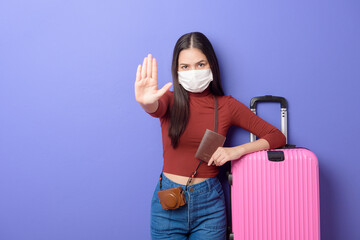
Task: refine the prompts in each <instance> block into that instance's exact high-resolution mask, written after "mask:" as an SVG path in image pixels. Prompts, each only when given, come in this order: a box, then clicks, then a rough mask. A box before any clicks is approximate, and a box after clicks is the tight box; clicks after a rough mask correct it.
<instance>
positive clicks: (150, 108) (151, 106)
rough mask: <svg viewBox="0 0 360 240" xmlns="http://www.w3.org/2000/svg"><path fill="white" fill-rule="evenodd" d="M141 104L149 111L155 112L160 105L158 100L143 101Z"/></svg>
mask: <svg viewBox="0 0 360 240" xmlns="http://www.w3.org/2000/svg"><path fill="white" fill-rule="evenodd" d="M139 104H140V106H141V107H142V108H143V109H144V110H145V112H147V113H154V112H156V110H157V109H158V107H159V101H156V102H154V103H151V104H143V103H139Z"/></svg>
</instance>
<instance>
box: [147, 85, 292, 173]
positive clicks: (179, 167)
mask: <svg viewBox="0 0 360 240" xmlns="http://www.w3.org/2000/svg"><path fill="white" fill-rule="evenodd" d="M173 97H174V94H173V92H170V91H168V92H166V93H165V94H164V96H162V97H161V98H160V100H159V107H158V109H157V110H156V112H154V113H151V114H150V115H151V116H153V117H157V118H160V123H161V131H162V140H163V157H164V168H163V171H164V172H167V173H171V174H176V175H180V176H185V177H189V176H190V175H191V174H192V173H193V171H194V170H195V169H196V167H197V165H198V164H199V160H198V159H196V158H195V153H196V150H197V148H198V146H199V144H200V141H201V139H202V137H203V135H204V133H205V130H206V129H207V128H208V129H210V130H214V97H213V95H212V94H211V92H210V90H209V89H206V90H205V91H204V92H202V93H189V107H190V116H189V122H188V125H187V127H186V129H185V131H184V133H183V134H182V135H181V137H180V139H179V144H178V147H177V148H175V149H174V148H173V147H172V146H171V139H170V137H169V136H168V128H169V123H170V118H169V114H168V113H169V109H170V107H171V105H172V103H173ZM217 99H218V103H219V106H218V133H220V134H221V135H223V136H226V134H227V132H228V130H229V128H230V126H232V125H235V126H238V127H241V128H243V129H245V130H247V131H249V132H252V133H253V134H255V135H256V136H257V137H259V138H261V139H265V140H267V141H268V142H269V144H270V148H277V147H281V146H283V145H285V136H284V135H283V134H282V133H281V131H280V130H278V129H277V128H276V127H274V126H272V125H271V124H269V123H267V122H266V121H264V120H262V119H261V118H260V117H258V116H257V115H255V114H254V113H253V112H251V110H250V109H249V108H248V107H246V106H245V105H244V104H242V103H241V102H239V101H237V100H236V99H235V98H233V97H232V96H218V97H217ZM218 172H219V169H218V167H216V166H210V167H209V166H207V164H201V166H200V167H199V169H198V172H197V175H196V177H199V178H208V177H215V176H216V175H217V174H218Z"/></svg>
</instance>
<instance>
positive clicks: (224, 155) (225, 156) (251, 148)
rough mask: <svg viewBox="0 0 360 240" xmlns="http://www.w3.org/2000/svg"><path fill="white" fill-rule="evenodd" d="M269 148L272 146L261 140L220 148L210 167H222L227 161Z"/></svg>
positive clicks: (214, 155)
mask: <svg viewBox="0 0 360 240" xmlns="http://www.w3.org/2000/svg"><path fill="white" fill-rule="evenodd" d="M269 148H270V144H269V142H268V141H267V140H265V139H259V140H256V141H254V142H249V143H245V144H242V145H239V146H236V147H219V148H218V149H217V150H216V151H215V153H214V154H213V155H212V156H211V158H210V160H209V162H208V165H209V166H210V165H211V164H215V165H216V166H221V165H223V164H224V163H226V162H227V161H231V160H235V159H238V158H240V157H241V156H244V155H245V154H248V153H252V152H256V151H260V150H266V149H269Z"/></svg>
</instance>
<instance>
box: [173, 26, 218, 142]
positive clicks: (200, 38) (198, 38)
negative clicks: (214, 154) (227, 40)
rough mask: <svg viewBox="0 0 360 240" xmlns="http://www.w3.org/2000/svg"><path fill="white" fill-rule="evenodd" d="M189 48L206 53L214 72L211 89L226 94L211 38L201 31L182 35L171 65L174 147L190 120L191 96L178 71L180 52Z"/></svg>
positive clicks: (216, 93) (216, 92)
mask: <svg viewBox="0 0 360 240" xmlns="http://www.w3.org/2000/svg"><path fill="white" fill-rule="evenodd" d="M188 48H198V49H199V50H201V51H202V52H203V53H204V55H205V56H206V58H207V60H208V62H209V65H210V69H211V71H212V74H213V81H212V82H211V83H210V85H209V87H210V91H211V93H212V94H213V95H215V96H224V91H223V89H222V86H221V79H220V70H219V64H218V60H217V58H216V55H215V51H214V49H213V47H212V45H211V43H210V41H209V39H207V37H206V36H205V35H204V34H202V33H200V32H191V33H187V34H185V35H183V36H181V37H180V38H179V40H178V41H177V42H176V44H175V47H174V53H173V59H172V65H171V72H172V78H173V86H174V103H173V105H172V107H171V109H170V125H169V137H170V138H171V145H172V146H173V148H176V147H177V145H178V143H179V139H180V136H181V135H182V134H183V132H184V131H185V128H186V125H187V124H188V121H189V113H190V111H189V96H188V93H187V91H186V90H185V89H184V88H183V87H182V86H181V85H180V84H179V81H178V73H177V72H178V59H179V54H180V52H181V51H182V50H184V49H188Z"/></svg>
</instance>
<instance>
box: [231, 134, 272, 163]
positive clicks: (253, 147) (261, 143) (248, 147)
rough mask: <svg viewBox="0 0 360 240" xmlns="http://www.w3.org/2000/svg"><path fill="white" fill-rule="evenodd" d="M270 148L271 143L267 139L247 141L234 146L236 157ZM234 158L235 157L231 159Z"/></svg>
mask: <svg viewBox="0 0 360 240" xmlns="http://www.w3.org/2000/svg"><path fill="white" fill-rule="evenodd" d="M269 148H270V144H269V142H268V141H266V140H265V139H259V140H256V141H254V142H249V143H245V144H242V145H239V146H236V147H233V150H234V152H235V154H236V159H237V158H239V157H241V156H243V155H245V154H248V153H253V152H257V151H261V150H267V149H269ZM231 160H234V159H231Z"/></svg>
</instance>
